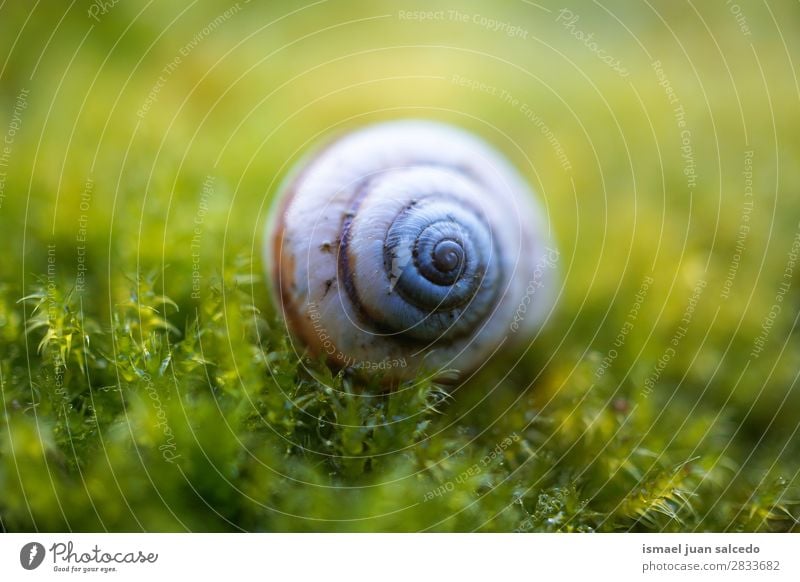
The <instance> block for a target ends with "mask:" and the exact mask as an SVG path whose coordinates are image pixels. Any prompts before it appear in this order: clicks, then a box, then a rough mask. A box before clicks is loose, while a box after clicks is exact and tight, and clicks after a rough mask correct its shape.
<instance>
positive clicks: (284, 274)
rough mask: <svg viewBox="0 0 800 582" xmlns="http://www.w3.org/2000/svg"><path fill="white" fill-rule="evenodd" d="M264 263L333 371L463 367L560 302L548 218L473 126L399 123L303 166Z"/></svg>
mask: <svg viewBox="0 0 800 582" xmlns="http://www.w3.org/2000/svg"><path fill="white" fill-rule="evenodd" d="M267 228H268V230H267V237H266V244H265V259H266V264H267V269H268V275H269V278H270V279H271V280H272V281H273V283H274V287H275V289H276V291H277V293H276V295H277V300H278V302H279V304H280V307H281V309H282V312H283V314H284V316H285V318H286V321H287V323H288V326H289V328H290V330H291V331H292V332H293V333H294V335H295V336H297V337H299V338H300V339H301V340H302V341H303V342H304V343H305V344H306V345H307V346H308V347H309V348H310V350H311V352H312V353H315V354H325V355H326V357H327V358H328V360H329V361H330V362H331V363H332V364H334V365H338V366H353V367H364V368H368V369H372V368H378V369H383V370H385V371H384V374H385V376H386V377H388V378H392V379H405V378H411V377H414V376H415V375H416V374H418V373H419V372H420V371H430V372H438V371H440V370H442V369H449V370H457V371H459V372H462V373H464V372H467V371H469V370H472V369H474V368H475V367H477V366H478V365H480V364H481V363H482V362H484V361H485V360H486V359H487V358H488V357H489V356H490V355H491V354H492V353H493V352H494V351H496V350H497V349H498V348H500V347H501V346H503V345H505V344H506V342H509V341H511V342H513V341H515V340H518V339H519V338H525V337H527V336H528V335H529V332H530V331H531V330H534V329H536V327H537V326H538V325H539V324H540V323H541V321H542V319H543V317H544V316H545V315H546V314H547V313H548V311H549V310H550V308H551V307H552V304H553V295H554V293H553V291H554V281H555V278H556V277H555V269H554V265H553V264H552V261H551V259H552V256H553V251H552V244H551V243H549V238H548V236H547V232H546V224H545V223H544V220H543V213H542V211H541V209H540V208H539V207H538V205H537V204H536V203H535V200H534V198H533V193H532V192H531V190H530V189H529V188H528V186H527V185H526V184H525V182H524V181H523V180H522V178H521V177H520V176H519V175H518V173H517V172H516V171H515V170H514V169H513V168H512V167H511V166H510V165H509V164H508V163H507V162H506V161H505V159H503V158H502V156H500V155H499V154H497V153H496V152H495V151H494V150H493V149H492V148H490V147H489V146H488V145H487V144H486V143H484V142H483V141H482V140H480V139H478V138H476V137H474V136H472V135H471V134H469V133H467V132H465V131H462V130H459V129H456V128H453V127H450V126H447V125H444V124H440V123H435V122H428V121H395V122H388V123H382V124H377V125H374V126H369V127H366V128H364V129H361V130H358V131H356V132H353V133H351V134H348V135H345V136H344V137H341V138H339V139H338V140H336V141H334V142H333V143H331V144H329V145H328V146H327V147H325V148H323V149H322V150H321V151H320V152H318V153H316V154H314V155H313V156H312V157H310V158H309V159H307V160H304V161H302V162H301V163H300V164H299V166H298V169H297V170H296V171H295V172H294V174H293V175H292V176H291V177H290V178H289V179H288V180H287V182H286V184H285V185H284V187H283V188H282V193H281V196H280V197H279V199H278V203H277V204H276V206H275V208H274V210H273V215H272V220H271V221H270V223H269V224H268V227H267Z"/></svg>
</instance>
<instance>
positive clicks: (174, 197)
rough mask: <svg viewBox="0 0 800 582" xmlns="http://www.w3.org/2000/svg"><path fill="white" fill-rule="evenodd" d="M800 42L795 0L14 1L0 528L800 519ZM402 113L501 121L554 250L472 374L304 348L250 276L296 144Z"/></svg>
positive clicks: (738, 525) (497, 131)
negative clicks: (292, 341) (520, 330)
mask: <svg viewBox="0 0 800 582" xmlns="http://www.w3.org/2000/svg"><path fill="white" fill-rule="evenodd" d="M798 39H800V6H798V4H797V3H789V2H763V3H756V2H746V1H740V2H739V3H733V2H719V3H700V2H683V1H681V2H672V1H666V0H664V1H658V2H644V3H630V2H621V1H615V2H574V1H573V2H569V3H567V4H558V3H550V2H536V3H534V2H527V1H522V0H520V1H504V2H491V3H490V2H457V3H456V2H437V3H435V4H434V5H431V4H430V3H425V2H381V1H379V2H366V1H364V2H352V1H319V2H314V3H278V2H255V1H253V2H244V1H240V2H237V3H225V2H210V1H205V2H199V1H195V2H191V3H186V4H184V3H166V2H158V3H157V2H148V3H138V2H136V3H135V2H128V1H126V0H120V1H118V2H116V3H112V2H110V1H109V2H100V1H98V2H94V3H90V2H65V3H42V2H37V3H28V2H6V3H4V4H3V5H2V6H0V134H2V135H3V136H4V140H5V141H4V143H2V144H0V231H1V232H2V233H3V247H4V248H3V257H2V259H0V358H2V359H1V360H0V374H1V376H0V381H1V382H2V400H1V402H2V407H3V411H2V412H3V413H2V415H0V491H2V495H0V530H3V529H5V530H11V531H18V530H34V529H43V530H48V529H50V530H52V529H55V530H60V529H74V530H93V529H98V530H102V529H108V530H140V529H144V530H149V531H162V530H170V531H172V530H177V531H182V530H186V529H191V530H235V529H247V530H290V531H294V530H333V531H342V530H365V531H375V530H400V531H406V530H407V531H416V530H419V529H435V530H444V531H447V530H459V531H463V530H473V529H477V530H488V531H512V530H521V531H530V530H545V531H551V530H564V531H574V530H580V531H584V530H604V531H605V530H617V531H628V530H651V531H660V530H715V531H723V530H747V531H749V530H781V531H784V530H792V529H796V528H797V511H796V506H795V505H794V504H793V500H794V499H795V497H796V489H795V487H796V485H797V483H798V469H799V468H800V467H798V463H797V459H798V458H800V457H799V456H798V455H799V453H800V435H798V434H797V432H798V422H799V421H800V419H799V418H798V412H797V411H798V410H800V389H798V387H797V377H798V373H799V372H800V341H798V335H797V331H796V330H797V327H796V324H797V315H798V300H799V299H800V295H799V294H798V291H797V288H798V285H799V284H800V265H799V264H796V263H795V262H794V261H796V260H797V256H796V255H797V251H798V247H800V243H798V240H800V239H798V238H797V237H798V235H799V233H800V207H799V205H798V201H799V199H798V196H800V194H798V193H799V192H800V115H798V112H800V107H799V106H800V84H798V78H797V76H798V65H797V63H798V58H800V47H799V46H798V42H800V41H798ZM609 63H610V64H609ZM402 117H424V118H431V119H437V120H442V121H446V122H450V123H453V124H455V125H458V126H461V127H464V128H467V129H469V130H472V131H474V132H476V133H478V134H480V135H481V136H483V137H484V138H486V139H487V140H488V141H489V142H491V143H493V144H494V145H495V146H496V147H497V148H499V149H500V150H501V151H503V152H505V153H506V154H507V155H508V156H509V158H510V159H511V160H512V161H513V162H514V163H515V165H516V166H517V167H518V168H519V169H520V171H521V172H522V173H523V174H524V175H525V176H526V177H527V178H528V179H529V180H530V182H531V183H532V184H533V185H534V187H535V189H536V190H537V191H538V193H539V195H540V196H541V198H542V201H543V202H544V204H545V206H546V208H547V212H548V217H549V220H550V224H551V225H552V228H553V232H554V236H555V238H556V240H557V241H558V244H559V247H560V251H561V269H562V276H563V286H562V289H561V296H560V300H559V308H558V311H557V312H556V313H555V314H554V315H553V317H552V318H551V320H550V322H549V324H548V327H547V329H546V330H545V331H544V332H543V333H542V334H540V335H539V336H538V337H537V338H536V339H535V341H533V342H532V343H531V345H530V346H529V349H528V350H527V351H526V352H525V354H524V355H523V356H522V358H521V359H520V360H518V359H517V355H516V354H514V355H508V356H506V358H505V359H502V358H501V360H502V361H501V362H499V363H498V364H497V365H496V366H495V367H493V368H490V369H488V370H487V371H486V372H484V373H483V374H482V375H481V377H479V378H476V379H474V380H473V381H472V382H471V383H470V384H469V385H468V386H464V387H459V389H458V390H457V391H456V392H455V393H454V394H452V395H450V396H447V395H446V394H444V393H443V392H442V391H441V390H440V389H439V388H438V387H436V386H431V385H423V386H417V387H414V388H413V389H407V390H403V391H401V392H400V393H398V394H394V395H379V394H377V392H376V389H375V387H374V386H369V385H367V386H364V385H361V384H360V383H359V382H358V381H353V380H352V379H350V378H347V377H342V375H336V372H335V371H333V372H331V371H330V370H327V368H325V366H324V365H321V364H315V366H316V368H314V370H316V371H313V372H307V371H305V370H304V369H303V368H302V367H299V366H298V358H297V355H296V354H295V353H294V351H293V349H292V348H291V346H290V345H289V343H288V341H287V339H286V336H285V333H284V330H283V328H282V326H281V324H280V321H279V320H277V319H276V318H275V317H274V316H273V315H272V313H273V312H272V308H271V306H270V304H269V294H268V285H267V281H265V280H264V277H263V275H262V265H261V258H260V249H261V244H262V230H263V225H264V221H265V219H266V214H267V209H268V207H269V204H270V201H271V198H272V196H273V195H274V194H275V192H276V190H277V187H278V185H279V183H280V180H281V179H282V178H283V177H284V176H285V174H286V173H287V171H288V169H289V167H290V166H291V165H292V164H293V163H294V162H295V161H297V159H298V158H299V157H301V156H302V154H303V153H305V152H306V151H307V150H308V149H309V147H311V146H312V145H313V144H314V143H315V142H317V141H318V140H319V139H320V138H322V137H323V136H325V135H328V134H330V133H336V132H341V131H345V130H347V129H349V128H354V127H358V126H360V125H362V124H365V123H368V122H373V121H378V120H386V119H395V118H402ZM0 139H3V138H0ZM204 188H205V193H204ZM651 279H652V282H651V283H649V284H648V285H647V290H646V293H645V294H644V295H645V296H644V297H641V290H642V286H643V282H645V281H650V280H651ZM193 284H195V285H199V290H198V288H193ZM193 293H194V294H195V295H194V296H193ZM637 293H639V294H640V297H639V299H641V300H637ZM23 297H27V299H25V300H23V301H20V299H22V298H23ZM626 323H627V324H629V325H626ZM623 330H624V331H623ZM659 362H661V363H659ZM509 369H510V370H511V372H510V373H507V372H508V370H509ZM326 384H329V385H332V386H334V388H335V389H334V390H331V389H329V388H326V387H325V386H326ZM365 394H366V396H365ZM514 437H515V438H514ZM505 439H510V440H511V444H510V445H508V446H507V447H501V449H502V451H501V452H500V454H499V455H498V456H497V459H495V458H493V459H492V460H491V461H490V462H487V463H483V461H482V460H483V459H484V458H485V456H486V455H487V452H488V451H492V450H495V449H496V447H497V446H499V443H503V442H505ZM170 457H171V458H170ZM476 465H477V468H478V471H477V472H475V474H473V472H472V471H469V469H470V468H474V467H475V466H476ZM465 472H467V473H470V474H469V475H466V476H464V473H465ZM448 484H449V486H448ZM437 492H438V494H437Z"/></svg>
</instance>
